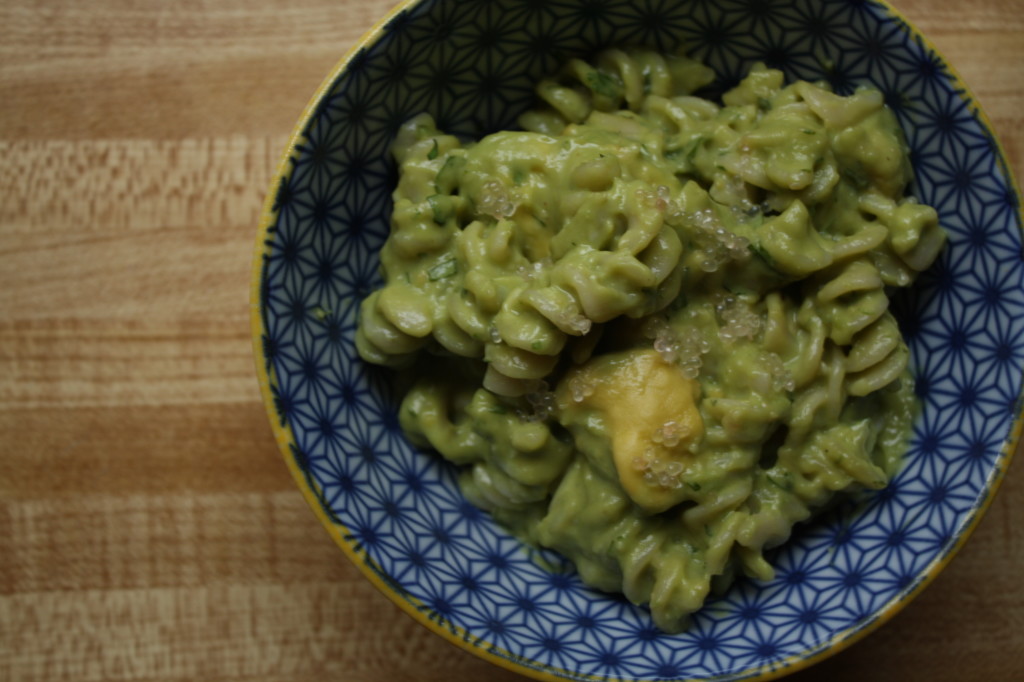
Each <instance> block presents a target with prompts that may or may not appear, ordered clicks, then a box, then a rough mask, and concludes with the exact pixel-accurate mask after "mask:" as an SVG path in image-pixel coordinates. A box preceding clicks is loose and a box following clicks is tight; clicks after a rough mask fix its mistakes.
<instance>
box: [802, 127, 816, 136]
mask: <svg viewBox="0 0 1024 682" xmlns="http://www.w3.org/2000/svg"><path fill="white" fill-rule="evenodd" d="M800 132H802V133H803V134H804V135H813V134H814V131H813V130H811V129H810V128H804V129H803V130H802V131H800Z"/></svg>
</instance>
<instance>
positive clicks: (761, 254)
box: [747, 242, 778, 271]
mask: <svg viewBox="0 0 1024 682" xmlns="http://www.w3.org/2000/svg"><path fill="white" fill-rule="evenodd" d="M747 248H748V249H750V252H751V253H753V254H754V255H755V256H757V257H758V258H760V259H761V260H762V261H764V264H765V265H767V266H768V267H770V268H771V269H772V270H776V271H777V270H778V268H777V267H775V259H774V258H772V255H771V254H770V253H768V251H767V250H766V249H765V248H764V247H763V246H761V245H760V244H758V243H756V242H750V244H748V245H747Z"/></svg>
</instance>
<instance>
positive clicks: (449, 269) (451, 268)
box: [427, 258, 459, 282]
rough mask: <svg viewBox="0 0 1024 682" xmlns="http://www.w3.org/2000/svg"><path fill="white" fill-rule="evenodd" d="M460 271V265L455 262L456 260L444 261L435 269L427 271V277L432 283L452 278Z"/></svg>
mask: <svg viewBox="0 0 1024 682" xmlns="http://www.w3.org/2000/svg"><path fill="white" fill-rule="evenodd" d="M458 270H459V265H458V263H456V262H455V259H454V258H449V259H447V260H443V261H441V262H440V263H438V264H437V265H435V266H434V267H432V268H430V269H429V270H427V277H429V278H430V281H431V282H436V281H437V280H439V279H444V278H446V277H451V276H452V275H454V274H455V273H456V272H458Z"/></svg>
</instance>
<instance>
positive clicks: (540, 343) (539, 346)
mask: <svg viewBox="0 0 1024 682" xmlns="http://www.w3.org/2000/svg"><path fill="white" fill-rule="evenodd" d="M530 348H532V349H534V350H541V349H543V348H544V342H543V341H534V342H533V343H531V344H530Z"/></svg>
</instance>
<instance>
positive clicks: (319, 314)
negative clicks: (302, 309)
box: [313, 306, 331, 322]
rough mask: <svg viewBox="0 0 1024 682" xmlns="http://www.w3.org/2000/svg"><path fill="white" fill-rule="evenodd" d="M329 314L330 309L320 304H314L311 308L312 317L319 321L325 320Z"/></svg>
mask: <svg viewBox="0 0 1024 682" xmlns="http://www.w3.org/2000/svg"><path fill="white" fill-rule="evenodd" d="M330 314H331V311H330V310H328V309H327V308H322V307H320V306H316V307H315V308H313V317H315V318H316V319H317V320H319V321H320V322H323V321H324V320H326V319H327V318H328V317H329V316H330Z"/></svg>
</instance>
